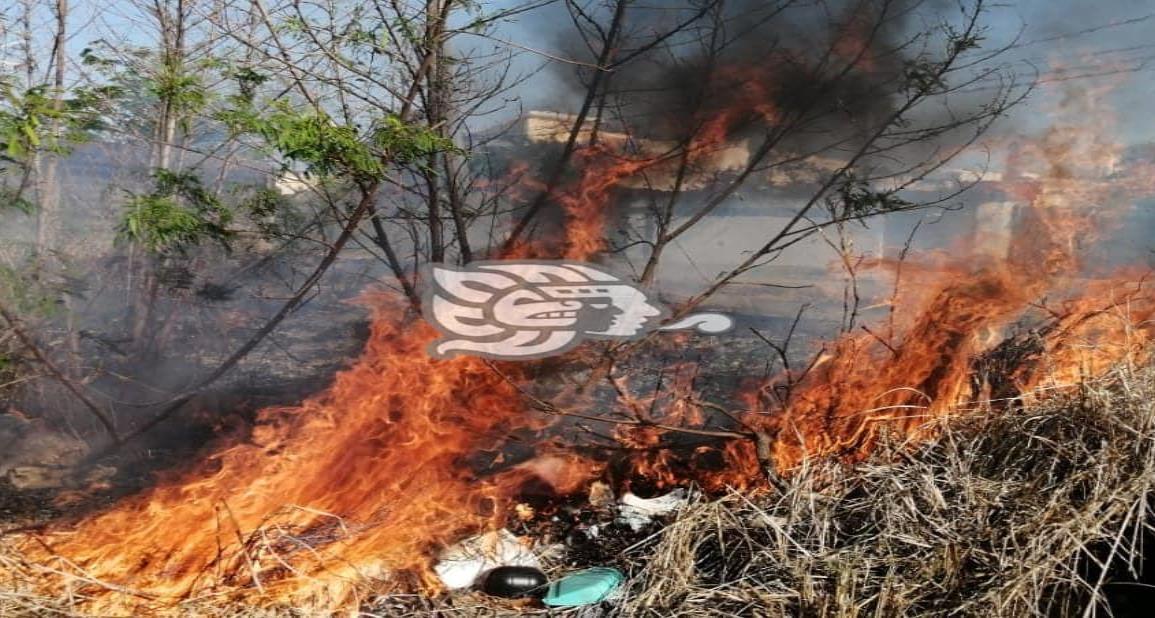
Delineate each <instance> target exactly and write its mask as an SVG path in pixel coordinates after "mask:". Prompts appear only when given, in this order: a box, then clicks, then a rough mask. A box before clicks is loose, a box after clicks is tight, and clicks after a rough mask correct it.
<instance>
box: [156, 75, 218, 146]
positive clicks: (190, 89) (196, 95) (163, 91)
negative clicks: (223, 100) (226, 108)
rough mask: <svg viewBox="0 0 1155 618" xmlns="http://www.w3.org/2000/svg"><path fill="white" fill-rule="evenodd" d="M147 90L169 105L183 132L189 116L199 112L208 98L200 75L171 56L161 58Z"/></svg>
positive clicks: (186, 131) (187, 127) (185, 129)
mask: <svg viewBox="0 0 1155 618" xmlns="http://www.w3.org/2000/svg"><path fill="white" fill-rule="evenodd" d="M149 91H150V92H151V93H152V94H153V95H155V96H156V98H157V99H159V100H160V101H161V102H162V103H163V104H166V105H168V106H169V109H170V112H171V113H172V114H173V115H175V116H176V117H177V118H178V119H179V124H180V126H181V130H182V131H184V132H185V133H188V130H189V119H190V117H191V116H193V115H195V114H197V113H199V112H201V111H202V110H203V109H204V108H205V106H206V105H207V104H208V100H209V95H208V90H207V89H206V88H205V86H204V83H203V82H202V81H201V77H200V75H198V74H195V73H190V72H189V71H188V67H186V66H185V65H184V63H182V62H180V61H179V60H177V59H173V58H164V59H162V61H161V63H160V67H159V69H158V70H157V72H156V75H155V76H154V77H153V78H152V83H151V85H150V86H149Z"/></svg>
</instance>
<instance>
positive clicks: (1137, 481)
mask: <svg viewBox="0 0 1155 618" xmlns="http://www.w3.org/2000/svg"><path fill="white" fill-rule="evenodd" d="M1153 395H1155V373H1152V372H1150V371H1148V372H1145V373H1143V374H1142V375H1135V374H1131V373H1128V372H1116V373H1113V374H1112V375H1111V376H1110V379H1104V380H1099V381H1096V382H1094V383H1084V384H1083V385H1082V386H1081V387H1079V388H1078V389H1075V391H1074V392H1072V393H1070V394H1066V395H1063V396H1060V397H1054V398H1050V399H1048V400H1045V401H1042V402H1040V403H1036V404H1033V405H1031V406H1029V407H1027V408H1026V409H1012V410H1005V411H1001V412H994V413H992V412H989V411H983V412H977V413H974V414H969V415H966V416H963V417H955V418H954V419H952V420H950V421H949V422H947V421H944V422H942V427H941V429H942V431H941V433H939V435H938V436H937V437H936V438H934V439H933V440H931V441H929V442H927V443H925V444H922V445H920V446H919V447H917V448H915V449H913V450H911V449H910V447H909V445H906V444H901V443H898V442H894V441H891V442H888V443H885V444H884V445H883V446H882V447H881V448H880V449H879V450H878V451H877V452H876V453H875V454H874V455H873V456H872V457H871V458H870V459H869V460H868V461H867V462H865V463H863V464H861V465H859V466H856V467H854V468H853V469H849V470H846V469H840V468H838V467H836V466H833V465H830V464H824V463H821V462H810V463H805V464H804V465H803V466H802V467H801V468H800V469H799V470H798V472H797V473H796V474H794V475H793V476H792V477H790V478H789V479H788V480H787V481H786V482H787V484H788V488H787V490H786V491H785V492H784V493H782V494H780V495H775V496H768V497H766V498H763V499H751V498H749V497H746V496H742V495H738V494H731V495H729V496H726V497H724V498H722V499H719V500H716V501H710V502H704V503H701V504H698V505H696V506H694V507H693V508H692V509H690V510H688V511H687V512H685V513H684V514H682V516H681V517H680V518H679V519H678V520H677V521H676V522H674V523H673V524H671V525H670V526H669V527H667V528H666V529H665V530H664V531H663V533H662V536H661V539H660V541H659V542H658V544H657V545H656V547H655V548H652V549H651V550H650V552H651V553H652V555H653V558H652V559H651V560H649V561H648V563H647V564H646V565H645V566H644V567H643V568H641V569H640V570H639V571H637V572H635V574H634V578H633V579H632V593H631V594H630V596H629V600H628V602H627V603H626V605H625V607H624V608H623V610H624V612H623V613H624V614H625V615H637V616H671V615H684V616H734V615H782V616H863V615H873V616H915V615H917V616H927V615H947V614H951V615H968V616H969V615H982V616H1015V617H1018V616H1031V615H1039V616H1042V615H1048V616H1053V615H1081V614H1083V612H1084V611H1085V609H1086V607H1087V606H1088V604H1090V603H1092V602H1093V603H1095V604H1096V605H1097V606H1098V607H1097V609H1098V611H1099V613H1105V612H1104V611H1103V607H1104V605H1103V604H1104V603H1105V601H1104V585H1105V584H1106V583H1108V582H1109V581H1110V577H1113V576H1119V575H1122V574H1124V573H1126V572H1127V570H1128V569H1129V568H1131V567H1134V568H1135V569H1137V568H1138V567H1139V562H1140V557H1141V547H1140V546H1139V545H1140V543H1139V540H1140V538H1141V533H1142V531H1143V529H1144V528H1150V522H1151V519H1150V512H1149V497H1150V492H1151V488H1152V483H1153V481H1155V448H1153V446H1155V406H1153V404H1152V396H1153ZM1107 563H1110V564H1111V565H1112V567H1111V569H1109V570H1108V571H1104V570H1103V569H1102V568H1101V567H1100V565H1102V564H1107Z"/></svg>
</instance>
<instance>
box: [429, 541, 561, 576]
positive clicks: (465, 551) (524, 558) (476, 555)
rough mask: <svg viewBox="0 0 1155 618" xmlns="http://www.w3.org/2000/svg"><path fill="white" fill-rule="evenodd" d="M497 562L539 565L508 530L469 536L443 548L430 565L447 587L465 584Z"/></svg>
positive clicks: (505, 564)
mask: <svg viewBox="0 0 1155 618" xmlns="http://www.w3.org/2000/svg"><path fill="white" fill-rule="evenodd" d="M499 566H528V567H534V568H538V569H540V568H541V562H540V561H539V560H538V558H537V556H536V555H534V553H533V552H532V551H530V549H529V548H528V547H526V546H525V545H524V544H523V543H522V542H521V541H519V540H518V538H517V537H516V536H514V534H513V533H512V532H510V531H509V530H504V529H503V530H496V531H494V532H486V533H485V534H479V535H477V536H473V537H470V538H468V539H465V540H464V541H461V542H460V543H458V544H456V545H453V546H452V547H448V548H446V549H445V550H444V551H442V552H441V555H440V556H439V557H438V562H437V564H436V565H434V567H433V571H434V572H435V573H437V577H438V578H440V579H441V583H443V584H445V587H446V588H448V589H450V590H461V589H463V588H468V587H470V586H472V585H473V584H474V582H476V581H477V578H478V577H479V576H481V574H482V573H484V572H486V571H488V570H490V569H495V568H497V567H499Z"/></svg>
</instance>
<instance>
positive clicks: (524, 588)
mask: <svg viewBox="0 0 1155 618" xmlns="http://www.w3.org/2000/svg"><path fill="white" fill-rule="evenodd" d="M548 583H549V580H548V579H547V578H546V576H545V573H542V572H541V569H535V568H534V567H527V566H501V567H497V568H496V569H493V570H492V571H490V572H488V573H486V574H485V578H484V581H482V583H481V590H482V591H483V592H485V593H486V594H491V595H493V596H495V597H503V598H506V599H519V598H522V597H528V596H541V595H543V594H545V592H546V584H548Z"/></svg>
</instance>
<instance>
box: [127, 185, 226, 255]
mask: <svg viewBox="0 0 1155 618" xmlns="http://www.w3.org/2000/svg"><path fill="white" fill-rule="evenodd" d="M153 179H154V181H155V188H154V189H153V191H152V192H151V193H149V194H146V195H134V196H132V197H130V199H129V200H128V203H127V208H126V211H125V215H124V218H123V219H122V221H121V224H120V234H121V235H122V236H123V237H125V238H127V239H129V240H130V241H132V242H136V243H139V244H140V245H142V246H143V247H145V248H146V249H148V250H149V251H151V252H154V253H168V252H172V251H184V250H186V249H188V248H189V247H192V246H195V245H198V244H200V243H202V242H204V241H206V240H216V241H218V242H220V243H222V244H223V245H224V246H225V247H226V248H227V247H228V244H227V242H228V239H229V237H230V236H231V232H230V231H229V230H228V228H227V225H228V224H229V223H230V222H231V221H232V212H231V211H230V210H229V209H227V208H225V207H224V206H223V205H222V204H221V203H220V201H219V200H217V199H216V197H214V196H213V195H212V194H211V193H209V192H208V191H207V190H205V188H204V186H203V185H202V184H201V182H200V179H199V178H197V177H196V176H195V175H193V174H191V173H178V172H172V171H168V170H162V169H158V170H155V171H154V172H153Z"/></svg>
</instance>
